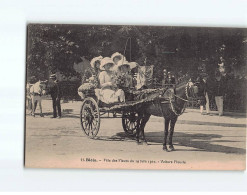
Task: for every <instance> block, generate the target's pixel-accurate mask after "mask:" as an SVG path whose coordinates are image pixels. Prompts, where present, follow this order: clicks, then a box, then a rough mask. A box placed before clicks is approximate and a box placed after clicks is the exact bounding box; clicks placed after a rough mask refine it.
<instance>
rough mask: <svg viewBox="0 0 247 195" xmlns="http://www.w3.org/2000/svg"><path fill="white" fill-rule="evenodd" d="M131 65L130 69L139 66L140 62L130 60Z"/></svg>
mask: <svg viewBox="0 0 247 195" xmlns="http://www.w3.org/2000/svg"><path fill="white" fill-rule="evenodd" d="M129 65H130V69H133V68H135V67H137V66H139V64H138V63H136V62H129Z"/></svg>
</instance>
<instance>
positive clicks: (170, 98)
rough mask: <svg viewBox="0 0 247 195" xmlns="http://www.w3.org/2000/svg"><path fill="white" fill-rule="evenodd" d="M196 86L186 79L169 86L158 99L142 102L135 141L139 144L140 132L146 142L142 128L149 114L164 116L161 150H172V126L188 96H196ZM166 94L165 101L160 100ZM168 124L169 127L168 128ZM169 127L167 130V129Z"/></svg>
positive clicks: (138, 110)
mask: <svg viewBox="0 0 247 195" xmlns="http://www.w3.org/2000/svg"><path fill="white" fill-rule="evenodd" d="M197 91H198V88H197V86H196V85H195V84H194V83H193V82H192V80H191V79H187V80H186V81H183V82H181V83H179V84H178V85H177V87H176V88H175V89H174V88H173V89H172V88H170V89H168V90H166V91H165V93H163V94H162V95H161V96H160V97H161V98H158V100H156V101H153V102H147V103H144V104H142V105H141V106H140V107H139V108H138V109H137V114H138V120H137V128H136V141H137V143H138V144H140V143H141V142H140V140H139V137H140V134H142V136H143V141H144V143H146V144H147V141H146V138H145V135H144V128H145V125H146V123H147V122H148V120H149V118H150V116H151V115H154V116H159V117H164V125H165V129H164V141H163V150H165V151H173V150H175V149H174V146H173V144H172V137H173V132H174V127H175V124H176V121H177V119H178V116H180V115H181V114H182V113H183V112H184V110H185V107H186V103H187V101H188V98H189V97H196V94H197ZM165 96H166V101H162V97H163V98H164V97H165ZM169 125H170V129H169ZM168 129H169V131H168ZM167 138H168V144H169V150H168V148H167V146H166V145H167Z"/></svg>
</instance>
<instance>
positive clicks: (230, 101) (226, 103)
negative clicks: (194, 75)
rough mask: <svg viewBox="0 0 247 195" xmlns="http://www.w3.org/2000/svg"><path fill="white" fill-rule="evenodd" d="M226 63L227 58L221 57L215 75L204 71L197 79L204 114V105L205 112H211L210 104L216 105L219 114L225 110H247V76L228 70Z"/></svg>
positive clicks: (200, 103)
mask: <svg viewBox="0 0 247 195" xmlns="http://www.w3.org/2000/svg"><path fill="white" fill-rule="evenodd" d="M225 64H226V62H225V59H224V58H223V57H220V58H219V61H218V64H217V67H216V69H215V72H214V75H211V76H209V75H207V74H205V73H204V74H202V75H200V76H199V77H198V79H197V82H198V86H199V87H198V89H199V91H198V100H199V105H200V112H201V114H204V113H203V110H204V107H205V108H206V113H205V114H207V115H208V114H210V105H215V106H216V110H217V111H218V114H219V116H222V115H223V114H224V110H229V111H246V83H247V77H246V76H245V77H244V76H240V77H239V76H234V75H233V74H232V73H231V72H227V71H226V69H227V67H226V65H225Z"/></svg>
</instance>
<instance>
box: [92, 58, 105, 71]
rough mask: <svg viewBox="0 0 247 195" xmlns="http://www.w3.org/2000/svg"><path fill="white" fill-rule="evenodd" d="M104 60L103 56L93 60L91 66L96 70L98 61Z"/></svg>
mask: <svg viewBox="0 0 247 195" xmlns="http://www.w3.org/2000/svg"><path fill="white" fill-rule="evenodd" d="M102 59H103V57H102V56H98V57H95V58H93V59H92V60H91V62H90V65H91V66H92V67H93V68H95V63H96V62H97V61H99V62H100V61H101V60H102Z"/></svg>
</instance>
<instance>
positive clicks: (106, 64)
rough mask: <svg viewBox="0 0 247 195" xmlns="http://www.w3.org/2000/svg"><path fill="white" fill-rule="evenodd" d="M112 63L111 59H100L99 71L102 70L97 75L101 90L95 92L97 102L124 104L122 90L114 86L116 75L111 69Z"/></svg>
mask: <svg viewBox="0 0 247 195" xmlns="http://www.w3.org/2000/svg"><path fill="white" fill-rule="evenodd" d="M113 66H114V62H113V60H112V59H111V58H109V57H105V58H103V59H102V61H101V64H100V69H101V70H104V71H102V72H101V73H100V74H99V82H100V87H101V89H100V90H99V91H98V90H97V91H95V94H96V96H97V97H98V99H99V100H101V101H102V102H104V103H106V104H111V103H116V102H125V95H124V92H123V90H121V89H118V87H117V85H116V74H115V73H114V72H113V70H112V68H113Z"/></svg>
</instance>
